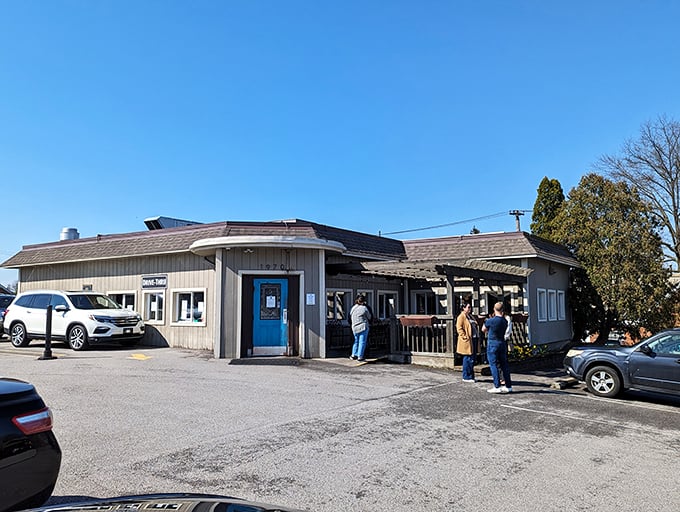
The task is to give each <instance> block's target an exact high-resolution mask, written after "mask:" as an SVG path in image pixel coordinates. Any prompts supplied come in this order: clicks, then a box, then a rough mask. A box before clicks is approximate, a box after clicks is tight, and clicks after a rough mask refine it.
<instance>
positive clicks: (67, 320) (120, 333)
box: [4, 290, 144, 350]
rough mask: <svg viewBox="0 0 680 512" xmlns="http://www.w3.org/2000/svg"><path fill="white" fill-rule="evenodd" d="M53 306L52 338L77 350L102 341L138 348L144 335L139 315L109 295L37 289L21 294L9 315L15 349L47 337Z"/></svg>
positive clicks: (8, 326) (6, 324) (7, 321)
mask: <svg viewBox="0 0 680 512" xmlns="http://www.w3.org/2000/svg"><path fill="white" fill-rule="evenodd" d="M48 306H52V331H51V332H52V339H55V340H63V341H66V342H67V343H68V344H69V346H70V347H71V348H72V349H73V350H84V349H86V348H87V347H88V346H89V345H90V344H94V343H98V342H119V343H121V344H122V345H126V346H132V345H135V344H136V343H137V342H138V341H139V340H140V339H141V338H142V336H144V322H142V317H141V316H140V315H139V313H136V312H134V311H130V310H128V309H123V308H122V307H120V306H119V305H118V304H117V303H116V302H114V301H113V299H111V298H110V297H109V296H107V295H104V294H101V293H95V292H64V291H58V290H33V291H30V292H25V293H21V294H19V295H17V297H16V298H15V299H14V301H13V302H12V303H11V304H10V305H9V307H8V308H7V311H6V312H5V322H4V331H5V332H6V333H7V334H9V337H10V340H11V342H12V345H14V346H15V347H25V346H27V345H28V344H29V343H30V341H31V339H32V338H44V337H45V331H46V325H47V307H48Z"/></svg>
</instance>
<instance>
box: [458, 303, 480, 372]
mask: <svg viewBox="0 0 680 512" xmlns="http://www.w3.org/2000/svg"><path fill="white" fill-rule="evenodd" d="M477 329H478V326H477V321H476V320H475V319H474V318H473V317H472V305H471V304H470V303H469V302H466V303H465V304H463V309H462V311H461V312H460V315H458V318H457V319H456V332H458V343H457V344H456V352H457V353H458V354H460V355H462V356H463V382H474V381H475V357H476V355H477V343H478V340H479V333H478V331H477Z"/></svg>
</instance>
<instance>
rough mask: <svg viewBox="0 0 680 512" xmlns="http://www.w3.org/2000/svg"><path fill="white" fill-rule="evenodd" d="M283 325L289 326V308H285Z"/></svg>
mask: <svg viewBox="0 0 680 512" xmlns="http://www.w3.org/2000/svg"><path fill="white" fill-rule="evenodd" d="M283 323H284V324H286V325H287V324H288V308H283Z"/></svg>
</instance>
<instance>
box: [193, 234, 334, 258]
mask: <svg viewBox="0 0 680 512" xmlns="http://www.w3.org/2000/svg"><path fill="white" fill-rule="evenodd" d="M256 247H279V248H284V249H319V250H327V251H336V252H340V253H343V252H344V251H346V250H347V249H346V248H345V246H344V245H343V244H341V243H340V242H336V241H333V240H322V239H319V238H307V237H299V236H275V235H272V236H269V235H253V236H223V237H217V238H204V239H203V240H196V241H195V242H194V243H192V244H191V245H190V246H189V250H190V251H191V252H193V253H194V254H199V255H202V256H206V255H208V254H212V253H213V252H215V250H217V249H227V250H229V249H232V248H256Z"/></svg>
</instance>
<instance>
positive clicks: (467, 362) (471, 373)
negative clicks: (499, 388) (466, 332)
mask: <svg viewBox="0 0 680 512" xmlns="http://www.w3.org/2000/svg"><path fill="white" fill-rule="evenodd" d="M476 358H477V338H473V339H472V354H470V355H465V356H463V379H465V380H474V378H475V359H476Z"/></svg>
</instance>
